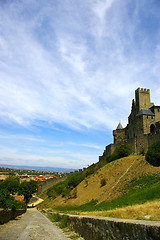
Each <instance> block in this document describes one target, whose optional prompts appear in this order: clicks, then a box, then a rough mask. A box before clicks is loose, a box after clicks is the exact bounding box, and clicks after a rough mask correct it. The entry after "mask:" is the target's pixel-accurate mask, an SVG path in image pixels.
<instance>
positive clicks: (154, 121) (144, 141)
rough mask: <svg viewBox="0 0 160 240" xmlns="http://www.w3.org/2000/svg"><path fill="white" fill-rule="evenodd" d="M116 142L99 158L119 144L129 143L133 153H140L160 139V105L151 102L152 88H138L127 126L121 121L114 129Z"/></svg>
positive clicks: (105, 156) (105, 155)
mask: <svg viewBox="0 0 160 240" xmlns="http://www.w3.org/2000/svg"><path fill="white" fill-rule="evenodd" d="M113 136H114V144H110V145H108V146H106V149H105V150H104V153H103V155H102V156H100V157H99V160H100V161H101V160H105V159H106V158H107V157H108V156H110V155H111V154H112V153H113V151H114V150H115V148H116V147H117V146H120V145H121V144H126V145H129V146H130V148H131V151H132V154H139V153H140V152H141V151H142V150H145V151H146V150H147V149H148V147H149V146H150V145H151V144H152V143H154V142H155V141H158V140H160V106H155V105H154V104H153V103H151V102H150V90H149V89H143V88H141V89H140V88H138V89H137V90H136V91H135V99H133V100H132V109H131V113H130V115H129V117H128V124H127V126H126V127H125V128H123V127H122V125H121V123H119V124H118V126H117V128H116V130H113Z"/></svg>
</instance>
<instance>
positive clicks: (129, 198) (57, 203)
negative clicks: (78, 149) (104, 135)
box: [41, 155, 160, 212]
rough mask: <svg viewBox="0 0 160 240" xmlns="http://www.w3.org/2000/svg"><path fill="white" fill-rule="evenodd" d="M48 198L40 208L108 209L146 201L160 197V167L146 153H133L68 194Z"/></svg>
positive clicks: (88, 178)
mask: <svg viewBox="0 0 160 240" xmlns="http://www.w3.org/2000/svg"><path fill="white" fill-rule="evenodd" d="M102 179H103V181H102ZM102 182H103V184H102ZM45 198H46V199H45V201H44V202H43V203H42V205H41V208H48V209H51V208H54V209H58V210H61V211H78V212H80V211H83V212H84V211H87V212H88V211H109V210H111V209H116V208H121V207H126V206H130V205H136V204H144V203H146V202H148V201H154V200H157V199H160V167H153V166H151V165H150V164H148V163H147V162H146V161H145V157H144V156H135V155H131V156H128V157H125V158H121V159H118V160H116V161H113V162H111V163H108V164H106V165H105V166H103V167H102V168H100V169H98V170H97V171H96V172H95V173H93V174H92V175H89V176H88V177H86V178H85V179H84V180H83V181H82V182H81V183H80V184H79V185H78V186H77V187H76V188H74V189H73V190H72V191H71V192H70V194H69V195H68V196H65V197H62V196H61V195H60V196H58V197H57V198H55V199H54V200H52V199H49V198H47V197H45Z"/></svg>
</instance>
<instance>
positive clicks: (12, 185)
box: [2, 175, 20, 194]
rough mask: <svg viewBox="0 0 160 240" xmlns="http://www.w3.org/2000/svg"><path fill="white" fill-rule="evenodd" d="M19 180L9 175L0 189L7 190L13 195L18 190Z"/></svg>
mask: <svg viewBox="0 0 160 240" xmlns="http://www.w3.org/2000/svg"><path fill="white" fill-rule="evenodd" d="M19 185H20V183H19V178H18V177H16V176H13V175H10V176H9V177H8V178H6V179H5V181H4V182H3V184H2V187H3V188H5V189H7V190H8V191H9V192H10V193H12V194H14V193H16V192H17V191H18V189H19Z"/></svg>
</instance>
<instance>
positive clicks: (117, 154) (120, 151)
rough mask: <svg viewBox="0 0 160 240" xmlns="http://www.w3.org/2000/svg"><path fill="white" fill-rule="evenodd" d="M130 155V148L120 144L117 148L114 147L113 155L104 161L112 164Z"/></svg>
mask: <svg viewBox="0 0 160 240" xmlns="http://www.w3.org/2000/svg"><path fill="white" fill-rule="evenodd" d="M130 153H131V150H130V147H129V146H128V145H126V144H122V145H120V146H119V147H116V149H115V150H114V152H113V154H112V155H111V156H109V157H108V158H107V159H106V161H107V162H112V161H114V160H116V159H119V158H123V157H127V156H129V155H130Z"/></svg>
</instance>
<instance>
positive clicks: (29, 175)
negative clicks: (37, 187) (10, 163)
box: [0, 167, 68, 182]
mask: <svg viewBox="0 0 160 240" xmlns="http://www.w3.org/2000/svg"><path fill="white" fill-rule="evenodd" d="M10 175H15V176H17V177H19V179H20V182H23V181H30V180H34V181H41V182H42V181H46V180H48V179H53V178H61V177H65V176H66V175H68V173H63V172H46V171H36V170H26V169H24V170H22V169H21V170H20V169H12V168H2V167H1V168H0V181H2V180H5V179H6V178H7V177H9V176H10Z"/></svg>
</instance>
